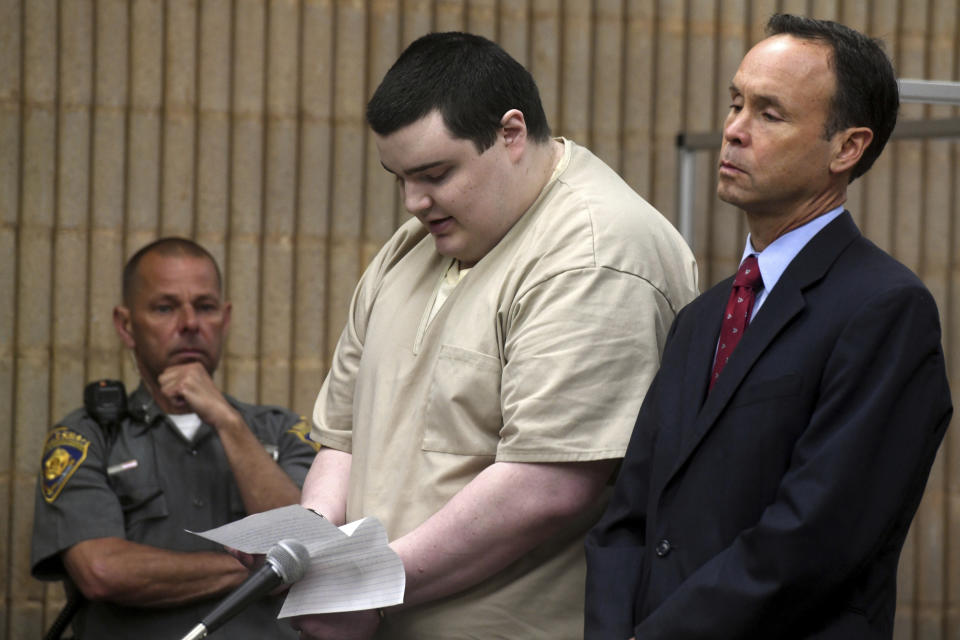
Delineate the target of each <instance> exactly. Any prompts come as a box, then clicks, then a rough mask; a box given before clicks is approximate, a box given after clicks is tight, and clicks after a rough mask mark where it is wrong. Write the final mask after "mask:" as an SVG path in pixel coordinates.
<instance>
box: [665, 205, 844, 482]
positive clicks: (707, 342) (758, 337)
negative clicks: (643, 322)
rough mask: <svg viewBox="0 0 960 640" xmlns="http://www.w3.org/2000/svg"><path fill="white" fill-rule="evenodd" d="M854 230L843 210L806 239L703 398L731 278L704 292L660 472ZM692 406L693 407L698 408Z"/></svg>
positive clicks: (800, 304) (725, 399)
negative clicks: (671, 440) (687, 397)
mask: <svg viewBox="0 0 960 640" xmlns="http://www.w3.org/2000/svg"><path fill="white" fill-rule="evenodd" d="M859 235H860V231H859V230H858V229H857V226H856V225H855V224H854V222H853V218H851V217H850V214H849V213H847V212H844V213H843V214H841V215H840V216H839V217H837V219H835V220H833V221H832V222H831V223H830V224H828V225H827V226H826V227H824V228H823V230H821V231H820V232H819V233H818V234H817V235H816V236H814V237H813V238H812V239H811V240H810V242H809V243H807V245H806V246H805V247H804V248H803V249H802V250H801V251H800V253H799V254H797V256H796V257H795V258H794V259H793V261H792V262H791V263H790V266H788V267H787V270H786V271H784V273H783V275H782V276H781V277H780V280H779V281H778V282H777V284H776V286H775V287H774V289H773V291H771V292H770V294H769V296H768V297H767V299H766V301H765V302H764V303H763V306H762V307H761V308H760V310H759V311H758V312H757V315H756V316H755V317H754V319H753V321H752V322H751V323H750V326H749V328H748V330H747V332H746V333H744V335H743V338H741V340H740V342H739V344H738V345H737V348H736V350H735V351H734V352H733V355H732V356H731V357H730V362H728V363H727V365H726V367H724V369H723V373H722V374H721V375H720V378H719V379H717V383H716V384H715V385H714V387H713V390H711V391H710V392H709V395H707V396H706V399H705V400H704V394H705V393H706V389H707V384H708V382H707V381H708V378H709V371H710V368H711V367H712V365H713V356H714V352H715V349H716V341H717V337H718V335H719V332H720V323H721V319H722V316H723V309H724V306H725V304H726V300H727V297H728V296H729V294H730V287H731V286H732V283H733V279H732V278H730V279H728V280H726V281H724V282H723V283H721V284H720V285H718V286H717V287H714V289H711V290H710V291H708V292H707V293H706V294H704V295H706V296H711V299H710V300H709V301H705V302H706V304H705V308H706V309H709V310H710V311H708V313H707V314H704V315H706V316H709V317H707V318H703V319H698V321H697V323H698V325H699V326H698V327H697V328H696V330H698V331H702V332H704V333H698V334H695V335H703V336H705V337H704V338H703V339H702V340H696V341H695V342H696V343H695V344H694V345H691V349H690V355H689V356H688V358H687V370H686V371H685V372H684V384H685V387H684V388H686V389H689V390H690V391H691V392H692V394H693V395H692V396H691V398H692V399H695V401H693V402H687V403H684V416H683V419H682V420H680V421H679V424H680V427H681V428H682V429H683V433H682V435H681V444H680V450H679V455H678V456H677V460H676V464H675V465H674V466H673V470H672V471H671V473H670V475H669V476H668V477H667V478H666V480H667V481H669V478H670V477H673V475H675V474H676V472H677V470H678V469H679V468H680V467H681V466H682V465H683V464H684V462H686V460H687V458H688V457H689V456H690V455H691V454H692V453H693V451H694V450H695V449H696V447H697V445H698V444H699V443H700V441H701V440H702V439H703V437H704V436H705V435H706V433H707V432H708V431H709V430H710V428H711V427H712V426H713V425H714V424H715V423H716V421H717V418H718V417H719V416H720V414H721V413H722V411H723V409H724V408H725V407H726V406H727V404H728V403H729V402H730V399H731V398H732V397H733V395H734V393H735V392H736V390H737V389H738V388H739V387H740V385H741V384H742V383H743V380H744V378H745V377H746V376H747V374H748V373H749V372H750V370H751V368H752V367H753V365H754V363H755V362H756V361H757V359H758V358H759V357H760V356H761V355H762V354H763V352H764V351H765V350H766V348H767V347H768V346H769V345H770V343H771V342H772V341H773V340H774V339H775V338H776V337H777V335H778V334H779V333H780V332H781V331H782V330H783V328H784V327H785V326H786V325H787V324H788V323H789V322H790V320H791V319H792V318H793V317H794V316H796V315H797V314H798V313H800V311H802V310H803V308H804V306H805V305H806V303H805V301H804V295H803V291H804V290H805V289H806V288H808V287H810V286H812V285H813V284H814V283H816V282H818V281H819V280H820V279H822V278H823V277H824V275H826V273H827V271H829V269H830V266H831V265H832V264H833V263H834V261H836V259H837V257H838V256H839V255H840V253H841V252H842V251H843V249H844V248H846V247H847V245H849V244H850V243H851V242H852V241H853V240H854V239H855V238H857V237H858V236H859ZM714 311H715V312H716V313H714ZM714 316H715V317H714ZM707 352H709V353H707ZM701 403H702V406H701ZM696 408H699V412H697V411H696ZM664 486H665V485H664Z"/></svg>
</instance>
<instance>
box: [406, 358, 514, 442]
mask: <svg viewBox="0 0 960 640" xmlns="http://www.w3.org/2000/svg"><path fill="white" fill-rule="evenodd" d="M500 378H501V366H500V360H499V359H498V358H494V357H492V356H488V355H486V354H483V353H479V352H476V351H471V350H469V349H464V348H462V347H455V346H452V345H443V346H442V347H440V353H439V356H438V357H437V362H436V365H435V366H434V370H433V374H432V377H431V380H430V389H429V391H428V393H427V407H426V416H425V421H426V426H425V429H424V434H423V443H422V447H423V449H424V450H426V451H437V452H441V453H454V454H460V455H473V456H495V455H496V453H497V444H498V443H499V441H500V428H501V427H502V426H503V414H502V411H501V407H500Z"/></svg>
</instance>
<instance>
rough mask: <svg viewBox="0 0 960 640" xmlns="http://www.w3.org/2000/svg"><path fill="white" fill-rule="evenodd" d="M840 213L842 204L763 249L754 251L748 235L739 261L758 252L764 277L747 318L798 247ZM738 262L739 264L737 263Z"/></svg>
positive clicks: (785, 268) (758, 304) (751, 318)
mask: <svg viewBox="0 0 960 640" xmlns="http://www.w3.org/2000/svg"><path fill="white" fill-rule="evenodd" d="M841 213H843V205H840V206H839V207H837V208H836V209H833V210H831V211H828V212H827V213H824V214H823V215H820V216H817V217H816V218H814V219H813V220H811V221H810V222H808V223H806V224H805V225H803V226H800V227H797V228H796V229H791V230H790V231H788V232H787V233H785V234H783V235H782V236H780V237H779V238H777V239H776V240H774V241H773V242H771V243H770V246H768V247H767V248H766V249H764V250H763V251H760V252H759V253H758V252H757V250H756V249H754V248H753V242H751V240H750V235H747V244H746V246H745V247H744V249H743V255H742V256H741V257H740V264H743V261H744V260H746V259H747V257H748V256H751V255H755V256H757V263H758V264H759V265H760V276H761V277H762V278H763V289H761V290H760V291H759V292H758V293H757V297H756V299H755V300H754V302H753V311H752V312H751V313H750V321H751V322H752V321H753V318H754V316H756V315H757V311H759V310H760V307H762V306H763V303H764V301H765V300H766V299H767V296H768V295H769V294H770V292H771V291H772V290H773V288H774V287H775V286H777V281H779V280H780V276H782V275H783V272H784V271H786V270H787V267H788V266H789V265H790V263H791V262H793V259H794V258H796V257H797V254H798V253H800V250H801V249H803V248H804V247H805V246H807V243H808V242H810V240H811V239H812V238H813V236H815V235H817V234H818V233H819V232H820V230H821V229H823V228H824V227H825V226H827V225H828V224H830V223H831V222H833V220H834V219H835V218H836V217H837V216H839V215H840V214H841ZM738 266H739V265H738Z"/></svg>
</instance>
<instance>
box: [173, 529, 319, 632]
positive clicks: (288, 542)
mask: <svg viewBox="0 0 960 640" xmlns="http://www.w3.org/2000/svg"><path fill="white" fill-rule="evenodd" d="M309 566H310V552H309V551H307V548H306V547H305V546H304V545H303V543H302V542H300V541H299V540H294V539H292V538H288V539H285V540H281V541H280V542H278V543H277V544H276V545H274V546H273V547H272V548H271V549H270V551H268V552H267V561H266V563H265V564H264V565H263V566H262V567H260V569H258V570H257V572H256V573H254V574H253V575H251V576H250V577H249V578H247V579H246V580H245V581H244V583H243V584H241V585H240V586H239V587H237V589H236V590H235V591H234V592H233V593H231V594H230V595H229V596H227V597H226V598H225V599H224V600H223V602H221V603H220V604H219V605H217V608H216V609H214V610H213V611H211V612H210V613H208V614H207V615H206V617H204V618H203V620H201V621H200V624H198V625H197V626H195V627H194V628H193V629H192V630H191V631H190V633H188V634H187V635H185V636H183V638H182V639H181V640H200V638H206V637H207V635H209V634H211V633H213V632H214V631H215V630H217V629H219V628H220V627H221V626H223V624H224V623H226V622H227V621H228V620H230V619H231V618H233V617H234V616H235V615H237V614H238V613H240V612H241V611H242V610H243V609H244V608H246V607H247V605H249V604H250V603H251V602H253V601H254V600H256V599H258V598H259V597H260V596H263V595H264V594H266V593H269V592H270V591H273V589H274V588H276V587H277V586H279V585H281V584H291V583H294V582H296V581H297V580H299V579H300V578H302V577H303V574H305V573H306V572H307V567H309Z"/></svg>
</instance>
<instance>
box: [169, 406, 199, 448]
mask: <svg viewBox="0 0 960 640" xmlns="http://www.w3.org/2000/svg"><path fill="white" fill-rule="evenodd" d="M167 417H168V418H170V420H171V421H173V424H174V426H175V427H176V428H177V429H178V430H179V431H180V433H182V434H183V437H184V438H186V439H187V440H190V441H193V436H195V435H197V429H199V428H200V425H201V424H203V422H202V421H201V420H200V416H198V415H197V414H195V413H179V414H175V415H174V414H169V413H168V414H167Z"/></svg>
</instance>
